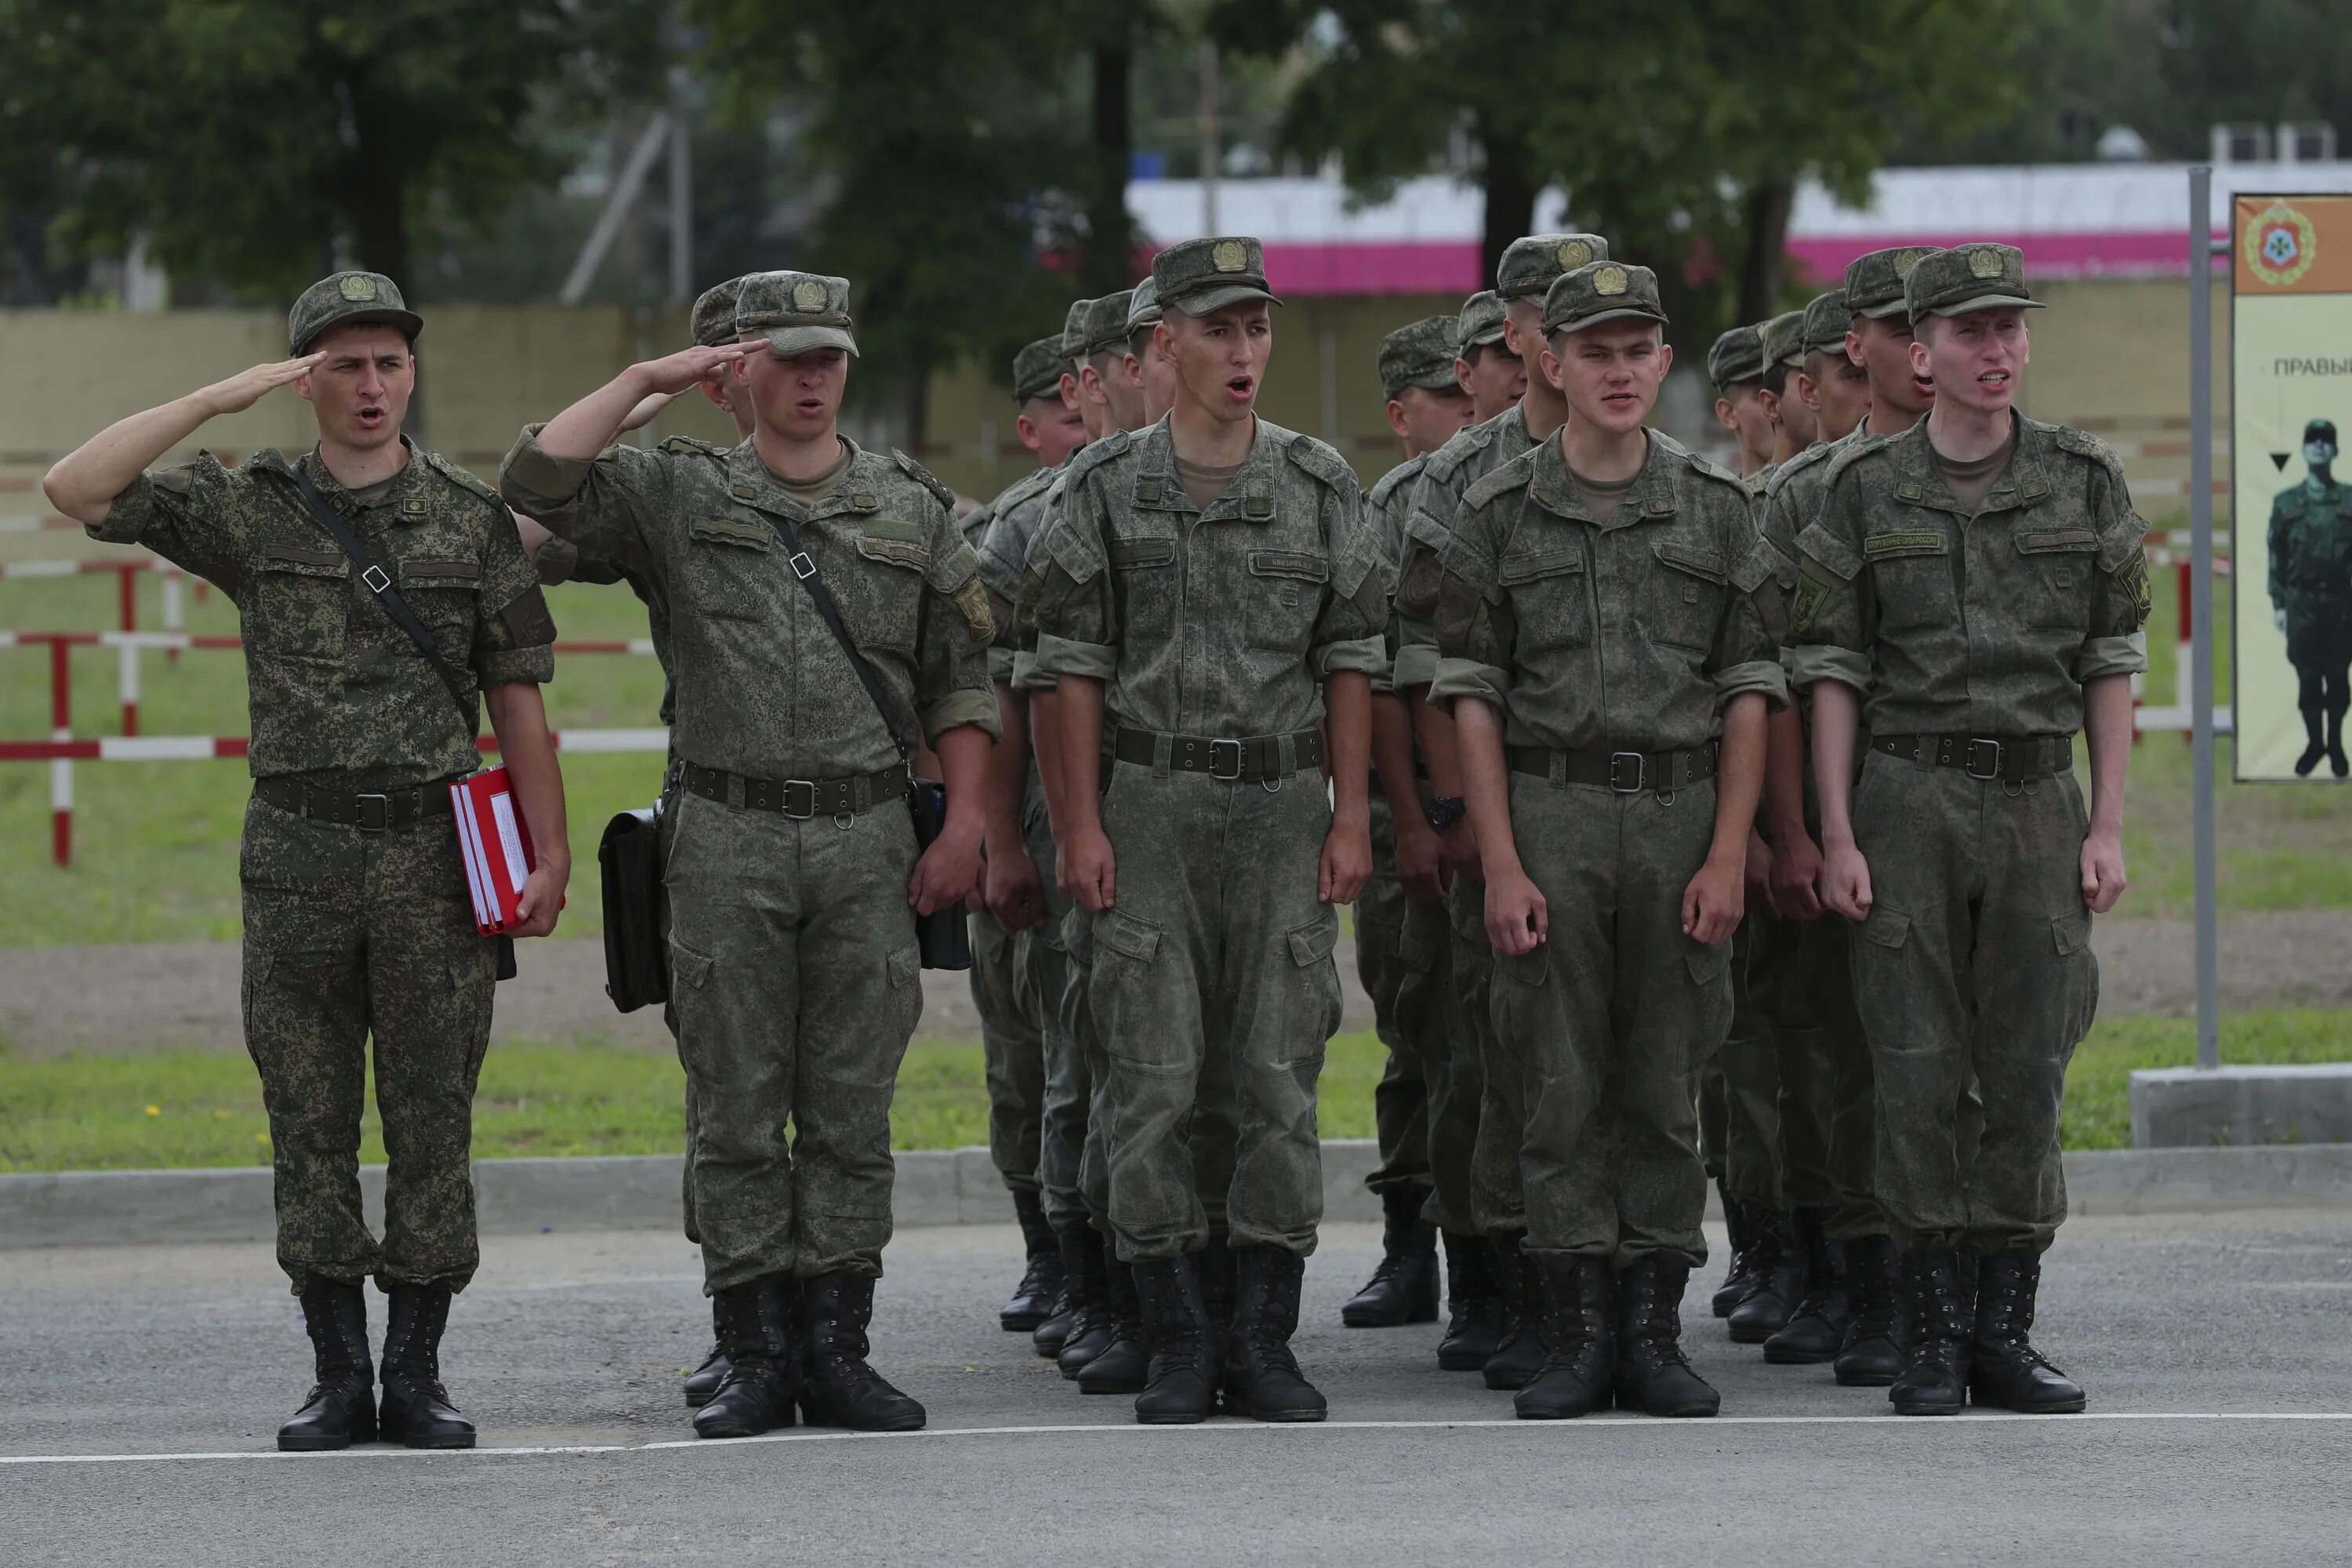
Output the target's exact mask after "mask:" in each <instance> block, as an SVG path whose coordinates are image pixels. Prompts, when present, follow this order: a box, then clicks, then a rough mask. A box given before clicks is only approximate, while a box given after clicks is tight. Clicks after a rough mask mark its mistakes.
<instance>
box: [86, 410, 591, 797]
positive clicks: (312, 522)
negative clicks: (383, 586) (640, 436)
mask: <svg viewBox="0 0 2352 1568" xmlns="http://www.w3.org/2000/svg"><path fill="white" fill-rule="evenodd" d="M299 461H300V462H301V464H302V465H303V472H304V473H306V474H308V475H309V476H310V480H311V482H312V483H314V484H315V485H317V486H318V488H319V491H320V494H321V495H323V496H325V497H326V498H327V500H328V503H329V504H330V505H331V506H333V507H334V508H335V510H337V511H339V512H341V513H342V514H343V515H344V516H345V517H347V518H349V519H350V520H351V524H352V532H353V533H355V534H357V535H358V536H359V541H360V543H361V546H362V548H363V549H365V550H366V552H368V554H369V556H370V557H371V558H372V559H373V561H374V562H375V563H376V564H377V565H379V566H381V567H383V569H384V571H386V572H387V573H389V574H391V576H392V579H393V582H394V584H395V585H396V586H397V587H398V588H399V590H400V596H401V597H402V598H403V599H404V600H405V601H406V602H407V604H408V606H409V608H410V609H412V610H414V611H415V613H416V617H417V619H418V620H420V621H422V622H424V623H425V627H426V629H427V630H429V631H431V632H432V634H433V640H434V642H435V644H436V646H437V647H438V648H439V649H440V653H441V657H442V659H443V661H444V662H445V663H446V664H447V665H448V666H449V668H450V669H451V671H452V672H454V673H455V674H456V675H457V679H458V682H459V685H460V686H461V687H462V688H463V693H462V694H463V696H464V698H465V700H466V704H467V708H468V710H475V709H476V704H477V702H478V698H479V694H480V692H481V691H482V690H484V689H488V688H489V687H493V686H506V685H511V684H514V683H516V682H526V683H533V684H536V683H538V682H542V681H546V680H551V679H554V675H555V653H554V649H553V647H552V646H551V645H552V644H553V643H554V641H555V622H554V620H553V619H552V618H551V616H549V615H548V613H547V601H546V599H545V598H544V597H543V596H542V595H541V593H540V590H539V579H538V577H537V575H536V574H534V573H533V571H532V568H531V563H530V557H529V556H528V555H525V554H524V553H523V548H522V541H521V539H520V537H518V536H517V534H516V532H515V525H514V519H513V518H511V517H509V515H508V513H507V509H506V508H505V507H504V506H502V505H501V504H499V498H498V494H497V492H496V491H494V490H492V489H490V488H489V487H488V485H486V484H484V483H483V482H482V481H481V480H479V479H476V478H475V477H474V476H473V475H471V474H469V473H467V471H466V470H465V469H464V468H459V467H458V466H457V464H455V463H453V462H451V461H449V460H448V459H447V458H444V457H442V456H441V455H440V454H439V453H437V452H429V451H426V450H425V449H424V448H423V447H416V446H415V445H414V444H412V445H411V447H410V453H409V459H408V466H407V467H406V468H403V469H401V471H400V474H399V476H398V477H397V478H396V479H394V482H393V487H392V489H391V490H390V491H389V492H387V493H386V494H385V495H384V496H383V497H382V498H381V499H379V500H376V501H374V502H373V504H371V505H368V506H364V507H362V506H360V505H358V504H357V503H355V502H354V501H353V500H352V498H351V495H350V492H348V491H347V490H345V489H343V487H342V486H341V485H340V484H338V483H336V482H335V478H334V476H333V475H332V474H330V473H329V472H327V468H326V465H325V464H323V463H321V462H320V460H319V457H318V454H317V453H316V452H315V451H314V452H311V453H309V454H307V455H305V456H304V457H303V458H300V459H299ZM89 535H90V537H91V538H93V539H100V540H104V541H106V542H109V543H111V544H143V545H145V546H146V547H147V548H148V549H150V550H152V551H153V552H155V553H156V554H158V555H161V556H163V558H164V559H165V560H167V561H171V562H175V563H178V564H179V565H181V566H183V567H184V568H186V569H187V570H188V571H190V572H193V573H194V574H196V575H197V576H199V577H202V578H204V579H205V581H206V582H209V583H212V584H215V585H216V586H217V587H219V589H220V590H221V592H223V593H224V594H226V595H228V596H229V599H230V601H231V602H232V603H233V604H235V605H236V607H237V611H238V613H239V615H240V616H241V617H242V630H243V632H244V636H245V676H246V689H247V702H248V704H249V706H250V709H251V714H252V725H253V737H252V743H251V748H250V750H249V751H248V752H247V766H248V767H249V768H250V769H251V770H252V773H253V775H254V776H255V777H256V778H267V777H271V776H276V775H299V776H300V777H302V778H305V779H308V780H310V782H312V783H314V784H319V785H320V786H321V787H323V788H330V789H350V790H384V789H402V788H405V787H407V786H409V785H412V784H426V783H430V782H432V781H434V780H436V779H445V778H449V777H451V776H453V775H456V774H460V773H472V772H473V771H475V770H476V769H477V768H478V767H480V766H481V755H480V753H479V752H478V751H476V750H475V746H474V736H475V725H476V723H477V722H478V721H472V720H466V719H461V718H460V717H459V715H458V713H457V706H456V704H454V703H452V702H451V701H450V700H449V689H448V688H447V687H446V686H444V685H443V684H442V683H441V678H440V677H439V676H438V675H436V673H435V672H434V669H433V667H432V666H431V665H430V664H428V663H427V662H425V658H424V656H423V655H422V654H420V653H419V652H418V651H417V648H416V645H415V643H413V642H411V641H410V640H409V637H408V634H407V633H405V632H404V631H402V630H401V629H400V626H398V624H397V623H395V622H394V620H393V618H392V617H391V616H389V615H387V614H386V613H385V611H384V608H383V605H382V604H381V603H379V602H378V601H377V600H376V597H375V595H373V594H372V593H370V592H369V591H368V589H367V587H366V585H365V584H362V583H361V582H360V580H359V574H358V572H357V571H356V570H355V569H354V568H353V567H352V563H351V559H350V557H348V556H346V555H345V554H344V553H343V552H342V550H341V547H340V546H338V545H337V544H336V543H335V539H334V536H333V535H332V534H331V533H329V532H328V531H326V529H325V528H324V527H322V526H321V525H320V523H319V521H318V520H317V519H316V518H314V517H313V516H312V515H311V514H310V509H309V508H308V507H306V506H305V505H303V502H302V494H301V491H300V490H299V489H297V488H296V487H295V482H294V475H293V471H292V469H290V468H289V467H288V466H287V462H286V459H285V458H283V457H282V456H280V455H279V454H278V453H277V452H275V451H260V452H256V453H255V454H253V456H252V457H251V458H247V460H246V461H245V463H244V464H243V465H242V466H241V467H238V468H233V469H232V468H224V467H223V466H222V465H221V463H220V460H219V459H218V458H215V457H214V456H213V455H212V454H211V453H210V452H200V453H198V454H197V455H196V457H195V459H194V461H192V462H187V463H182V464H179V465H177V466H176V467H173V468H157V469H153V470H151V471H150V472H148V473H145V474H142V475H141V476H140V477H139V478H138V479H134V480H133V481H131V487H130V488H129V489H126V490H124V491H123V492H122V493H121V495H119V496H117V497H115V498H114V504H113V506H112V507H111V508H110V510H108V512H107V514H106V521H103V522H101V523H99V524H97V525H96V526H95V527H93V528H91V529H90V530H89Z"/></svg>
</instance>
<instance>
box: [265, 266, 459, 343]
mask: <svg viewBox="0 0 2352 1568" xmlns="http://www.w3.org/2000/svg"><path fill="white" fill-rule="evenodd" d="M354 321H389V322H390V323H392V325H394V326H395V327H398V328H399V329H400V330H401V332H402V333H403V334H404V336H405V337H406V338H407V339H408V341H409V342H412V343H413V342H415V341H416V335H417V334H418V333H419V332H422V331H424V330H425V318H424V317H422V316H420V315H418V314H417V313H416V312H415V311H414V310H410V309H409V308H408V305H407V303H406V301H404V300H402V299H401V297H400V285H399V284H397V283H394V281H393V280H392V279H389V278H386V277H385V276H384V275H383V273H381V272H338V273H335V274H334V275H333V276H331V277H327V278H321V279H319V280H318V281H317V282H316V283H313V284H311V285H310V287H309V288H308V289H303V290H302V292H301V295H300V296H299V298H298V299H296V300H295V301H294V308H293V309H292V310H289V311H287V312H286V342H287V346H288V347H289V348H290V349H291V350H292V351H293V352H294V353H298V354H300V353H309V352H310V345H311V343H312V342H316V341H317V339H318V336H319V334H320V332H323V331H326V330H327V329H328V328H329V327H343V326H349V325H351V324H352V322H354Z"/></svg>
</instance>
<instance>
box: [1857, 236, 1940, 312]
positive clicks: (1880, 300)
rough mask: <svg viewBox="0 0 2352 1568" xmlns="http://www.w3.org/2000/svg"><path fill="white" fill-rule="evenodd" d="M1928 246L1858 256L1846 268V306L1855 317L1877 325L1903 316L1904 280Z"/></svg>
mask: <svg viewBox="0 0 2352 1568" xmlns="http://www.w3.org/2000/svg"><path fill="white" fill-rule="evenodd" d="M1934 248H1935V247H1933V246H1931V245H1897V246H1894V247H1889V248H1888V249H1885V250H1874V251H1872V252H1870V254H1868V255H1867V256H1857V257H1855V258H1853V260H1852V261H1849V262H1847V263H1846V264H1845V302H1846V303H1847V304H1848V305H1851V306H1852V307H1853V313H1854V314H1855V315H1857V316H1867V317H1869V318H1870V319H1871V320H1872V321H1877V320H1879V319H1881V318H1882V317H1885V316H1899V315H1901V314H1902V313H1903V280H1904V279H1906V278H1908V277H1910V276H1911V268H1914V267H1916V266H1917V265H1918V263H1919V258H1921V257H1923V256H1925V255H1927V252H1929V251H1930V250H1933V249H1934Z"/></svg>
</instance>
